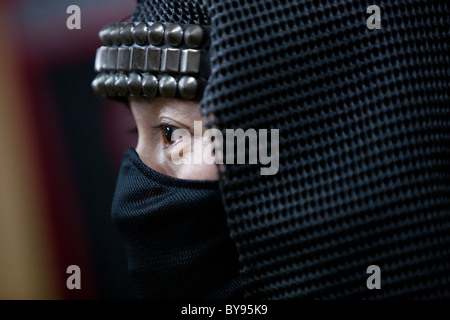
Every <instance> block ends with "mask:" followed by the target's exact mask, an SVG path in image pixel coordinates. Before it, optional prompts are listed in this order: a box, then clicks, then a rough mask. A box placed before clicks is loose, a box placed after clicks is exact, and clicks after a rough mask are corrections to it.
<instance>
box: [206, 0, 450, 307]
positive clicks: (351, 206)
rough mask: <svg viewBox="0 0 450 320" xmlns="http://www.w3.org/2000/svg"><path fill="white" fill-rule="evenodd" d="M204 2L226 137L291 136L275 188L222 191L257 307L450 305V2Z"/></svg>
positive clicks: (235, 183) (258, 181)
mask: <svg viewBox="0 0 450 320" xmlns="http://www.w3.org/2000/svg"><path fill="white" fill-rule="evenodd" d="M206 2H207V3H208V5H207V6H206V7H207V8H208V9H207V10H209V16H210V19H211V30H212V32H211V43H212V48H211V63H212V66H211V70H212V73H211V76H210V79H209V86H208V87H207V88H206V90H205V95H204V99H203V100H202V106H203V107H204V108H205V110H206V112H208V113H209V115H210V116H211V118H213V119H214V125H215V126H217V127H218V128H219V129H221V130H225V129H226V128H243V129H244V130H246V129H248V128H254V129H271V128H275V129H279V130H280V144H279V150H280V164H279V172H278V173H277V174H276V175H274V176H261V175H260V168H259V167H258V166H255V165H227V166H226V172H225V174H226V179H223V180H222V181H221V182H220V184H221V190H222V192H223V196H224V199H225V200H224V201H225V202H224V205H225V211H226V212H227V217H228V223H229V226H230V229H231V235H232V239H233V240H234V241H235V242H236V245H237V248H238V252H239V256H240V259H241V261H242V263H243V269H242V272H243V274H244V276H245V278H246V279H247V281H246V283H245V290H246V296H248V297H253V298H268V299H286V298H293V297H297V298H298V297H303V298H309V299H311V298H319V299H334V298H350V297H351V298H358V299H361V298H364V299H371V298H376V299H380V298H392V297H397V298H443V297H447V298H449V297H450V272H449V270H450V95H449V88H450V48H449V45H450V42H449V39H450V34H449V30H450V2H449V1H444V0H441V1H440V0H432V1H430V0H389V1H361V0H345V1H343V0H339V1H307V0H299V1H297V0H286V1H283V0H281V1H266V0H264V1H247V0H236V1H223V0H211V1H206ZM372 4H376V5H378V6H379V7H380V9H381V29H379V30H377V29H373V30H369V29H368V28H367V26H366V20H367V19H368V18H369V16H370V14H367V13H366V10H367V8H368V7H369V6H370V5H372ZM372 264H375V265H378V266H379V267H380V269H381V289H380V290H369V289H368V288H367V287H366V280H367V278H368V277H369V275H368V274H367V273H366V270H367V267H368V266H370V265H372Z"/></svg>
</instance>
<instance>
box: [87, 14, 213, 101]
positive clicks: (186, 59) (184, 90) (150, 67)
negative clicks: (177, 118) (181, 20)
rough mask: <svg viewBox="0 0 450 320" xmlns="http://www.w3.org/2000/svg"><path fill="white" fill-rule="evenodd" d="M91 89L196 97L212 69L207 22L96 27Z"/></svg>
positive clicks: (102, 92)
mask: <svg viewBox="0 0 450 320" xmlns="http://www.w3.org/2000/svg"><path fill="white" fill-rule="evenodd" d="M99 38H100V41H101V42H102V44H103V46H101V47H100V48H98V49H97V55H96V59H95V71H96V72H98V75H97V77H96V78H95V79H94V81H92V88H93V89H94V91H95V92H96V93H97V94H98V95H99V96H102V97H127V96H144V97H150V98H152V97H155V96H161V97H165V98H182V99H200V98H201V96H202V95H203V90H204V87H205V84H206V81H207V79H208V76H209V73H210V67H209V52H208V50H207V48H208V47H209V43H208V27H207V26H199V25H184V26H183V25H181V24H178V23H175V24H163V23H160V22H155V23H144V22H136V23H134V22H126V23H114V24H111V25H108V26H106V27H105V28H103V29H102V30H101V31H100V32H99Z"/></svg>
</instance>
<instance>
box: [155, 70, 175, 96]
mask: <svg viewBox="0 0 450 320" xmlns="http://www.w3.org/2000/svg"><path fill="white" fill-rule="evenodd" d="M159 93H160V94H161V96H162V97H164V98H174V97H175V95H176V94H177V81H176V80H175V78H174V77H172V76H168V75H165V76H163V77H162V78H161V79H160V80H159Z"/></svg>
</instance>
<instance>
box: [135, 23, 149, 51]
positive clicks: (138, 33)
mask: <svg viewBox="0 0 450 320" xmlns="http://www.w3.org/2000/svg"><path fill="white" fill-rule="evenodd" d="M147 32H148V26H147V24H146V23H145V22H139V23H138V24H137V25H136V26H135V27H134V34H133V39H134V42H136V43H137V44H138V45H140V46H143V45H145V44H147Z"/></svg>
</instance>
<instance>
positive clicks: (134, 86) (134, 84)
mask: <svg viewBox="0 0 450 320" xmlns="http://www.w3.org/2000/svg"><path fill="white" fill-rule="evenodd" d="M141 86H142V78H141V76H140V75H139V74H137V73H132V74H130V75H129V76H128V89H129V90H130V93H131V94H132V95H134V96H138V95H140V93H141Z"/></svg>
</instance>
